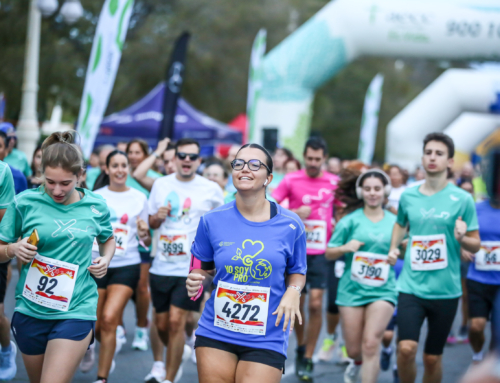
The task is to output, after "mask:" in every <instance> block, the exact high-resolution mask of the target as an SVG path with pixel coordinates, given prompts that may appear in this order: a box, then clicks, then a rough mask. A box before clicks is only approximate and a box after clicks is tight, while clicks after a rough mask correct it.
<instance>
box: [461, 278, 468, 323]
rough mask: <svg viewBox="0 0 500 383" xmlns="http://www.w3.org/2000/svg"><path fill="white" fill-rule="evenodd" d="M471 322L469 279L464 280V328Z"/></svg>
mask: <svg viewBox="0 0 500 383" xmlns="http://www.w3.org/2000/svg"><path fill="white" fill-rule="evenodd" d="M468 322H469V294H468V292H467V279H466V278H462V327H466V326H467V323H468Z"/></svg>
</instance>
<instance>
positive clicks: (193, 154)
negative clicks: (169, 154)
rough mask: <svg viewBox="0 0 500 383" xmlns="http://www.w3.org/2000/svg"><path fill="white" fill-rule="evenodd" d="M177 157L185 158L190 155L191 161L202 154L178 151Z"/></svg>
mask: <svg viewBox="0 0 500 383" xmlns="http://www.w3.org/2000/svg"><path fill="white" fill-rule="evenodd" d="M177 157H178V158H179V159H180V160H185V159H186V157H189V159H190V160H191V161H196V160H197V159H198V158H200V155H199V154H195V153H177Z"/></svg>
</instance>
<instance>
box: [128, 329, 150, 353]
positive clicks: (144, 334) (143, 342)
mask: <svg viewBox="0 0 500 383" xmlns="http://www.w3.org/2000/svg"><path fill="white" fill-rule="evenodd" d="M148 342H149V336H148V329H147V327H136V328H135V335H134V341H133V342H132V348H133V349H134V350H140V351H148Z"/></svg>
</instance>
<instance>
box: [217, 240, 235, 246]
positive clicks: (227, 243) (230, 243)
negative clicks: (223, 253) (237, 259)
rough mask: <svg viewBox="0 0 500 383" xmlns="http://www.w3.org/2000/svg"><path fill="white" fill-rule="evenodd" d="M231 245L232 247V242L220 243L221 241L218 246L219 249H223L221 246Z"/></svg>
mask: <svg viewBox="0 0 500 383" xmlns="http://www.w3.org/2000/svg"><path fill="white" fill-rule="evenodd" d="M232 245H234V242H222V241H221V242H220V243H219V246H220V247H223V246H232Z"/></svg>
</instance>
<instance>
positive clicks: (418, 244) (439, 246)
mask: <svg viewBox="0 0 500 383" xmlns="http://www.w3.org/2000/svg"><path fill="white" fill-rule="evenodd" d="M410 258H411V269H412V270H418V271H431V270H441V269H445V268H447V267H448V251H447V249H446V237H445V235H444V234H436V235H414V236H413V237H412V238H411V248H410Z"/></svg>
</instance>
